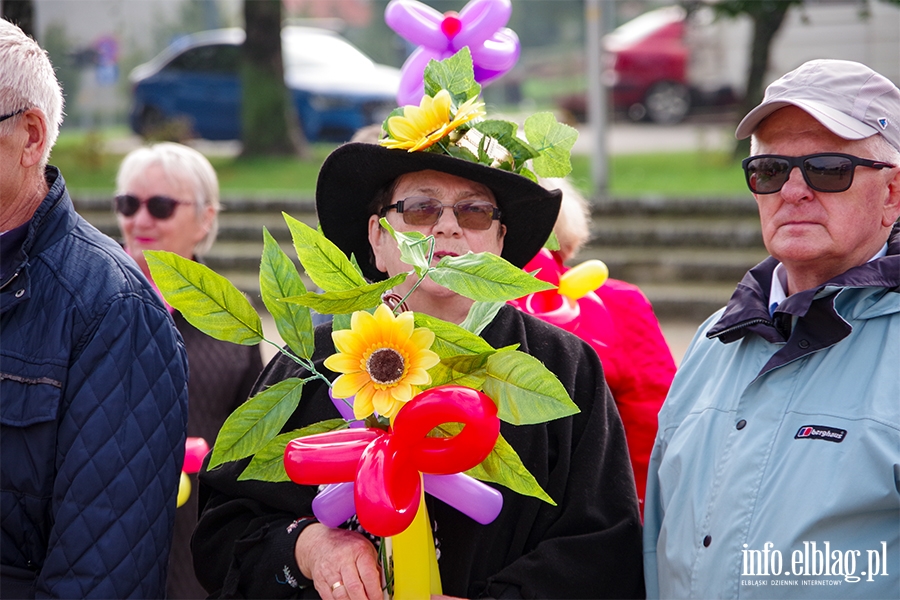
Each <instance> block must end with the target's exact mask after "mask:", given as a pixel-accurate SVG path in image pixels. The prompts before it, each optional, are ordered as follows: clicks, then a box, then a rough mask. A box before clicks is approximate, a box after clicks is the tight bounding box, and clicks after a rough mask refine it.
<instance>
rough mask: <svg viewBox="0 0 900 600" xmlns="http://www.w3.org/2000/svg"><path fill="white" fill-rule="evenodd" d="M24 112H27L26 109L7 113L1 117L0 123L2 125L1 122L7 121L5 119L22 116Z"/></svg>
mask: <svg viewBox="0 0 900 600" xmlns="http://www.w3.org/2000/svg"><path fill="white" fill-rule="evenodd" d="M26 110H28V109H27V108H20V109H19V110H17V111H15V112H11V113H9V114H5V115H3V116H2V117H0V123H2V122H3V121H5V120H7V119H12V118H13V117H15V116H16V115H21V114H22V113H23V112H25V111H26Z"/></svg>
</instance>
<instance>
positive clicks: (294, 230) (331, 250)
mask: <svg viewBox="0 0 900 600" xmlns="http://www.w3.org/2000/svg"><path fill="white" fill-rule="evenodd" d="M284 220H285V222H286V223H287V225H288V229H290V231H291V239H293V240H294V249H295V250H296V251H297V257H298V258H299V259H300V263H301V264H302V265H303V268H304V269H305V270H306V274H307V275H308V276H309V278H310V279H312V281H313V283H315V284H316V285H317V286H319V287H320V288H322V289H323V290H325V291H326V292H343V291H347V290H352V289H354V288H358V287H360V286H364V285H366V280H365V278H364V277H363V275H362V272H361V271H360V270H359V267H358V266H356V265H354V264H353V263H352V262H350V260H349V259H348V258H347V257H346V256H344V253H343V252H341V250H340V248H338V247H337V246H335V245H334V243H333V242H332V241H331V240H329V239H327V238H326V237H325V236H324V235H322V234H321V233H319V232H318V231H316V230H315V229H313V228H312V227H310V226H309V225H307V224H306V223H303V222H301V221H298V220H297V219H295V218H294V217H292V216H290V215H288V214H287V213H284Z"/></svg>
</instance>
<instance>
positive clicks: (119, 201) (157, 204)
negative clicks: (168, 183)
mask: <svg viewBox="0 0 900 600" xmlns="http://www.w3.org/2000/svg"><path fill="white" fill-rule="evenodd" d="M145 204H146V205H147V212H149V213H150V216H152V217H153V218H154V219H162V220H165V219H168V218H169V217H171V216H172V215H173V214H175V209H176V208H178V205H179V204H193V202H182V201H180V200H174V199H172V198H169V197H167V196H151V197H149V198H147V199H145V200H140V199H138V197H137V196H133V195H131V194H121V195H119V196H116V200H115V208H116V212H118V213H120V214H121V215H123V216H125V217H130V216H132V215H134V214H135V213H137V211H138V210H140V208H141V206H143V205H145Z"/></svg>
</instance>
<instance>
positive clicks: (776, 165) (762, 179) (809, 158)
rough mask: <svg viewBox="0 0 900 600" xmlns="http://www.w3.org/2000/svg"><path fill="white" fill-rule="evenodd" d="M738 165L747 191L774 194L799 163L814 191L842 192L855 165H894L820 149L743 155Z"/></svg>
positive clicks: (878, 167) (869, 166) (887, 166)
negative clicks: (796, 153) (795, 153)
mask: <svg viewBox="0 0 900 600" xmlns="http://www.w3.org/2000/svg"><path fill="white" fill-rule="evenodd" d="M741 166H742V167H744V175H745V176H746V178H747V186H748V187H749V188H750V191H751V192H753V193H754V194H774V193H775V192H777V191H780V190H781V188H782V187H784V184H785V183H787V180H788V179H789V178H790V176H791V171H792V170H793V169H794V167H800V172H801V173H803V179H804V181H806V185H808V186H809V187H811V188H812V189H814V190H816V191H817V192H845V191H847V190H848V189H850V186H851V185H852V184H853V172H854V171H855V170H856V167H868V168H870V169H890V168H892V167H894V166H896V165H892V164H890V163H886V162H881V161H876V160H869V159H867V158H859V157H858V156H853V155H851V154H841V153H839V152H821V153H819V154H808V155H806V156H781V155H778V154H760V155H757V156H751V157H749V158H745V159H744V160H743V162H741Z"/></svg>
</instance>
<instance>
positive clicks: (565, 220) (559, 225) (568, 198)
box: [539, 177, 591, 261]
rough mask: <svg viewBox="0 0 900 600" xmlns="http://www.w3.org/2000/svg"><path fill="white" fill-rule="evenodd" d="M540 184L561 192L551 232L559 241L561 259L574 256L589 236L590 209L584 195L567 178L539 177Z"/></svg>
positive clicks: (565, 259) (564, 259)
mask: <svg viewBox="0 0 900 600" xmlns="http://www.w3.org/2000/svg"><path fill="white" fill-rule="evenodd" d="M539 182H540V184H541V186H543V187H544V188H546V189H548V190H552V189H558V190H560V191H561V192H562V204H561V205H560V207H559V216H558V217H556V224H555V225H554V226H553V232H554V233H555V234H556V239H557V240H558V241H559V254H560V256H561V257H562V259H563V261H567V260H569V259H571V258H574V257H575V255H576V254H578V251H579V250H581V247H582V246H584V244H585V243H586V242H587V241H588V239H589V238H590V237H591V221H590V216H591V209H590V206H589V205H588V202H587V200H585V198H584V196H582V195H581V193H579V191H578V190H576V189H575V186H573V185H572V184H571V183H569V180H568V179H557V178H543V177H541V178H539Z"/></svg>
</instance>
